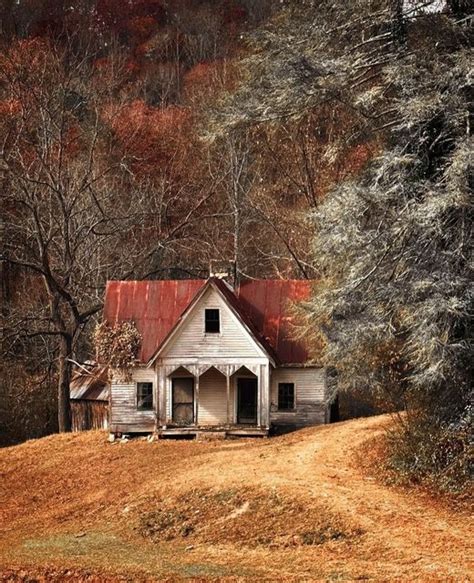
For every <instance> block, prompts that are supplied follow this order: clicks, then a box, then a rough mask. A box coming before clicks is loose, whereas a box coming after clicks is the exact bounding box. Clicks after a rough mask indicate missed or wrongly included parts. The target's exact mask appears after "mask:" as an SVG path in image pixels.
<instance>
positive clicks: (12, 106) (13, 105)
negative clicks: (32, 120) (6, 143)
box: [0, 99, 22, 118]
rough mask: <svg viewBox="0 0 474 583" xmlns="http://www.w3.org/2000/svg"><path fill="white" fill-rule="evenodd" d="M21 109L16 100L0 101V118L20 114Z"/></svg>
mask: <svg viewBox="0 0 474 583" xmlns="http://www.w3.org/2000/svg"><path fill="white" fill-rule="evenodd" d="M21 109H22V106H21V103H20V101H18V99H5V100H4V101H0V118H11V117H14V116H16V115H18V114H19V113H20V111H21Z"/></svg>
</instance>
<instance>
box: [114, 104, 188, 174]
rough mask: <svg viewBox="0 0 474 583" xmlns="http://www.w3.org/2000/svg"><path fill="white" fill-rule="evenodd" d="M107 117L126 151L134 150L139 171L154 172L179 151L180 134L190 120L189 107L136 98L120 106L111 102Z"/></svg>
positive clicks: (135, 162)
mask: <svg viewBox="0 0 474 583" xmlns="http://www.w3.org/2000/svg"><path fill="white" fill-rule="evenodd" d="M104 118H105V120H106V121H107V122H108V124H109V125H110V126H111V128H112V129H113V131H114V133H115V136H116V138H117V140H118V142H119V143H120V145H121V146H122V148H123V150H124V153H126V152H131V153H132V157H133V160H132V162H131V164H132V166H133V168H134V170H135V171H137V172H153V170H154V168H155V167H156V166H157V165H158V164H160V163H165V162H166V161H168V160H170V159H171V158H172V156H173V155H174V154H175V152H176V148H177V146H178V143H179V139H180V136H181V134H182V132H184V128H185V126H186V125H187V124H188V123H189V121H190V113H189V110H188V109H184V108H182V107H177V106H170V107H167V108H156V107H151V106H149V105H147V104H146V103H145V102H144V101H142V100H138V99H137V100H135V101H132V102H131V103H128V104H126V105H125V106H123V107H121V108H118V107H117V106H115V105H111V106H109V107H108V108H107V109H106V110H105V111H104Z"/></svg>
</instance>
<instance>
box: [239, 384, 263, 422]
mask: <svg viewBox="0 0 474 583" xmlns="http://www.w3.org/2000/svg"><path fill="white" fill-rule="evenodd" d="M257 393H258V391H257V379H243V378H239V379H237V423H241V424H245V425H257Z"/></svg>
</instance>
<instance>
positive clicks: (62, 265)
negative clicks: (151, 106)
mask: <svg viewBox="0 0 474 583" xmlns="http://www.w3.org/2000/svg"><path fill="white" fill-rule="evenodd" d="M92 63H93V55H87V54H86V55H85V54H83V53H82V54H81V55H80V56H79V55H74V53H73V52H72V51H71V49H70V46H67V47H66V48H64V47H63V48H59V47H58V46H53V45H51V44H49V43H46V42H45V41H39V40H35V41H27V42H26V43H25V42H23V43H16V44H14V45H12V47H11V49H10V50H9V51H8V52H7V53H6V54H5V56H4V57H3V58H2V62H1V69H0V74H1V79H0V81H1V88H2V94H3V95H2V97H3V99H4V102H5V103H7V104H8V108H7V114H6V115H3V116H2V119H1V123H2V130H3V131H2V136H3V139H2V144H1V150H0V156H1V157H0V164H1V166H0V171H1V179H2V182H3V191H2V195H1V203H2V211H3V215H4V217H5V238H6V244H5V246H4V259H5V261H6V263H7V264H9V265H13V266H18V267H19V268H20V269H22V270H26V272H29V273H30V274H31V276H32V277H31V278H30V280H31V282H32V285H33V287H34V288H37V289H38V292H37V293H35V294H32V303H31V305H30V307H29V309H28V310H26V309H23V310H13V311H12V313H11V314H10V316H11V318H10V325H9V327H10V332H9V338H7V339H6V340H7V345H8V346H12V344H11V343H8V340H10V339H11V340H12V341H13V339H14V338H15V337H16V336H18V335H19V334H20V335H23V336H25V337H28V338H41V339H44V338H47V337H51V338H54V339H57V350H58V421H59V429H60V431H69V430H70V427H71V422H70V407H69V383H70V378H71V358H72V357H73V353H74V351H75V349H76V347H77V346H78V341H79V338H80V336H81V333H82V332H83V330H84V328H85V326H86V325H87V323H88V322H89V320H90V319H91V318H92V317H93V316H94V315H95V314H97V312H98V311H99V310H100V308H101V305H102V295H103V290H104V286H105V282H106V280H107V279H113V278H121V279H126V278H136V279H138V278H142V277H143V276H145V275H147V274H150V273H152V272H156V271H157V270H158V269H159V266H160V265H162V264H163V263H166V259H167V255H166V254H167V252H168V250H170V249H172V248H173V245H174V244H175V243H176V241H177V240H178V239H179V238H180V237H182V236H186V230H187V229H189V228H190V225H191V224H192V221H193V220H194V217H195V215H196V214H198V213H199V212H201V210H202V209H203V208H204V207H205V204H206V202H207V201H208V200H209V198H210V197H211V196H212V191H210V192H206V193H203V194H201V193H200V192H199V191H198V192H196V193H194V194H195V195H196V196H195V197H193V198H190V199H186V198H185V202H184V203H183V200H182V197H180V196H179V194H177V193H176V191H175V189H174V186H173V184H172V183H170V181H168V180H166V179H165V178H162V184H163V185H164V189H161V191H160V189H159V187H158V184H159V181H158V182H157V181H155V182H150V181H148V182H144V181H143V180H142V179H141V178H139V177H137V176H135V175H134V173H133V172H132V171H131V170H130V167H129V162H130V153H129V152H126V151H123V148H122V147H120V145H119V144H118V143H117V139H116V137H115V134H114V132H113V131H112V129H111V127H110V125H108V123H107V116H106V115H105V113H104V112H105V110H106V106H107V103H108V99H109V97H110V95H111V94H112V93H113V92H114V91H115V90H116V88H117V87H118V86H119V85H120V82H121V79H120V67H118V66H117V67H114V68H111V70H110V72H109V74H108V76H107V78H104V77H103V76H99V75H98V74H97V71H96V70H95V69H94V67H93V66H92ZM173 208H176V214H175V218H174V221H173V223H172V224H167V222H166V221H165V215H166V214H167V213H168V214H169V213H170V212H171V214H173V210H172V209H173ZM35 296H36V302H34V301H33V300H34V298H35Z"/></svg>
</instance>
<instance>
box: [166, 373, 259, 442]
mask: <svg viewBox="0 0 474 583" xmlns="http://www.w3.org/2000/svg"><path fill="white" fill-rule="evenodd" d="M157 376H158V383H157V385H158V395H157V401H156V402H157V404H158V412H157V421H158V422H157V427H156V432H157V434H158V435H160V436H162V437H172V436H190V437H191V436H197V435H204V434H211V433H215V434H216V435H217V434H221V435H224V436H229V437H231V436H262V435H267V434H268V430H269V407H268V403H269V365H268V362H261V363H260V362H259V363H245V364H243V363H229V362H220V363H215V362H214V363H212V364H211V363H186V364H179V365H177V363H176V364H170V363H157Z"/></svg>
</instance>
